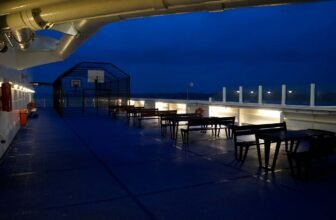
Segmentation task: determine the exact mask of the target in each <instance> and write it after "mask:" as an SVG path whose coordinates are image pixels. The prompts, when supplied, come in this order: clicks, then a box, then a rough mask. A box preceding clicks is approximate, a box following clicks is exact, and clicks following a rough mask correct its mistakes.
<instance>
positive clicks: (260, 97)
mask: <svg viewBox="0 0 336 220" xmlns="http://www.w3.org/2000/svg"><path fill="white" fill-rule="evenodd" d="M262 92H263V90H262V86H261V85H260V86H258V104H259V105H261V104H262V95H263V94H262Z"/></svg>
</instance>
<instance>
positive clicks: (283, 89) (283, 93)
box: [281, 84, 286, 105]
mask: <svg viewBox="0 0 336 220" xmlns="http://www.w3.org/2000/svg"><path fill="white" fill-rule="evenodd" d="M281 105H286V85H284V84H283V85H282V87H281Z"/></svg>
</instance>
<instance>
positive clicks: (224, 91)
mask: <svg viewBox="0 0 336 220" xmlns="http://www.w3.org/2000/svg"><path fill="white" fill-rule="evenodd" d="M223 103H226V87H225V86H224V87H223Z"/></svg>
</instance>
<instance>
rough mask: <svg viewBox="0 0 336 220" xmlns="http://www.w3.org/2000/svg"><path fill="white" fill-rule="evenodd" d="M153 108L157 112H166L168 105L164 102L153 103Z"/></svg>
mask: <svg viewBox="0 0 336 220" xmlns="http://www.w3.org/2000/svg"><path fill="white" fill-rule="evenodd" d="M155 108H157V109H159V110H168V109H169V105H168V103H166V102H155Z"/></svg>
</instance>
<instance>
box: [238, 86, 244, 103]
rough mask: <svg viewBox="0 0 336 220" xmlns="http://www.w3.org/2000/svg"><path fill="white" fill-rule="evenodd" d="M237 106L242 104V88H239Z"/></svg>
mask: <svg viewBox="0 0 336 220" xmlns="http://www.w3.org/2000/svg"><path fill="white" fill-rule="evenodd" d="M239 104H243V87H242V86H239Z"/></svg>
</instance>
